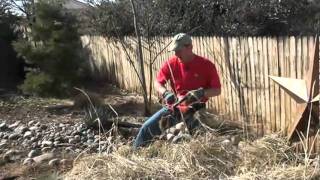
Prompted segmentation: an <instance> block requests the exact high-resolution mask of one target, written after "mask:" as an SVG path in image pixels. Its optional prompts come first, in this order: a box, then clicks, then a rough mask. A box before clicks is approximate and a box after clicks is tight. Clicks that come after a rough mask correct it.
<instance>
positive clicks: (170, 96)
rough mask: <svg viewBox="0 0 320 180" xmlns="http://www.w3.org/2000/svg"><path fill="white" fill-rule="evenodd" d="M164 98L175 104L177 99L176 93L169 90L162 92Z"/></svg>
mask: <svg viewBox="0 0 320 180" xmlns="http://www.w3.org/2000/svg"><path fill="white" fill-rule="evenodd" d="M162 98H163V100H164V103H166V104H173V103H174V102H175V101H176V97H175V96H174V94H173V93H172V92H170V91H168V90H167V91H165V92H164V93H163V94H162Z"/></svg>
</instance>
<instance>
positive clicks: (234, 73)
mask: <svg viewBox="0 0 320 180" xmlns="http://www.w3.org/2000/svg"><path fill="white" fill-rule="evenodd" d="M228 39H229V41H228V42H229V52H230V60H229V63H230V64H229V65H230V68H229V71H230V74H229V75H230V79H231V81H230V82H231V87H232V91H231V92H232V108H233V109H232V111H233V119H232V120H234V121H238V119H239V111H238V108H239V103H238V88H237V86H238V85H237V72H238V71H237V69H236V68H237V67H236V63H235V62H236V39H235V38H234V37H230V38H228Z"/></svg>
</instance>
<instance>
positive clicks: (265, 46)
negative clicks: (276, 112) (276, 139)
mask: <svg viewBox="0 0 320 180" xmlns="http://www.w3.org/2000/svg"><path fill="white" fill-rule="evenodd" d="M262 48H263V50H262V52H263V54H262V55H263V69H262V70H263V75H264V76H263V81H264V92H265V96H264V97H265V99H264V106H265V108H266V109H265V121H264V124H265V126H264V127H265V132H264V133H266V134H269V133H271V116H270V114H271V111H270V105H271V103H270V83H269V78H268V74H269V72H268V70H269V66H268V61H269V59H268V37H263V39H262Z"/></svg>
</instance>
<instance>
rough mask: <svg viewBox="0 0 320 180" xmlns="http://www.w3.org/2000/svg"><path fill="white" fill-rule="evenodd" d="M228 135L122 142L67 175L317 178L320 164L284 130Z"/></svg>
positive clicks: (147, 177) (93, 176) (106, 176)
mask: <svg viewBox="0 0 320 180" xmlns="http://www.w3.org/2000/svg"><path fill="white" fill-rule="evenodd" d="M225 139H226V137H225V136H216V135H214V134H212V133H205V134H202V135H201V136H198V137H196V138H194V139H193V140H191V141H190V142H182V143H179V144H172V143H168V142H165V141H157V142H155V143H153V144H152V145H150V146H148V147H145V148H141V149H139V150H136V151H133V150H132V148H131V147H130V146H128V145H124V146H120V147H119V148H118V149H117V150H116V151H114V152H113V153H111V154H106V155H92V156H87V157H84V158H82V159H80V160H78V161H76V162H75V163H74V168H73V169H72V170H71V171H70V172H69V173H68V174H66V177H65V178H66V179H69V180H70V179H139V178H140V179H141V178H142V179H239V180H242V179H243V180H246V179H248V180H249V179H283V180H287V179H317V178H320V176H319V172H318V171H319V166H317V165H315V166H311V165H307V166H306V165H305V164H303V161H301V157H299V156H298V155H297V154H295V153H294V152H293V151H292V149H291V148H290V147H289V146H288V144H287V141H286V140H285V138H283V137H280V136H279V135H277V134H276V135H271V136H265V137H263V138H261V139H257V140H256V141H253V142H242V143H240V145H239V147H237V146H233V145H232V144H231V145H226V144H224V143H223V142H224V140H225Z"/></svg>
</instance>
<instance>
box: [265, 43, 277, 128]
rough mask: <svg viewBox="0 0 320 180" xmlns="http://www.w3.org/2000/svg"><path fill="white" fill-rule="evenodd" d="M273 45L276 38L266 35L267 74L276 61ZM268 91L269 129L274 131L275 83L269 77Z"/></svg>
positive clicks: (272, 68) (272, 73)
mask: <svg viewBox="0 0 320 180" xmlns="http://www.w3.org/2000/svg"><path fill="white" fill-rule="evenodd" d="M275 47H276V38H274V37H268V51H267V56H268V75H274V69H275V68H274V64H275V63H274V61H276V55H275V54H276V53H275ZM268 80H269V86H270V88H269V91H270V124H271V131H272V132H276V131H277V130H276V120H277V118H276V117H277V114H276V103H275V96H276V95H275V83H274V82H273V81H271V80H270V79H269V78H268Z"/></svg>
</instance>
